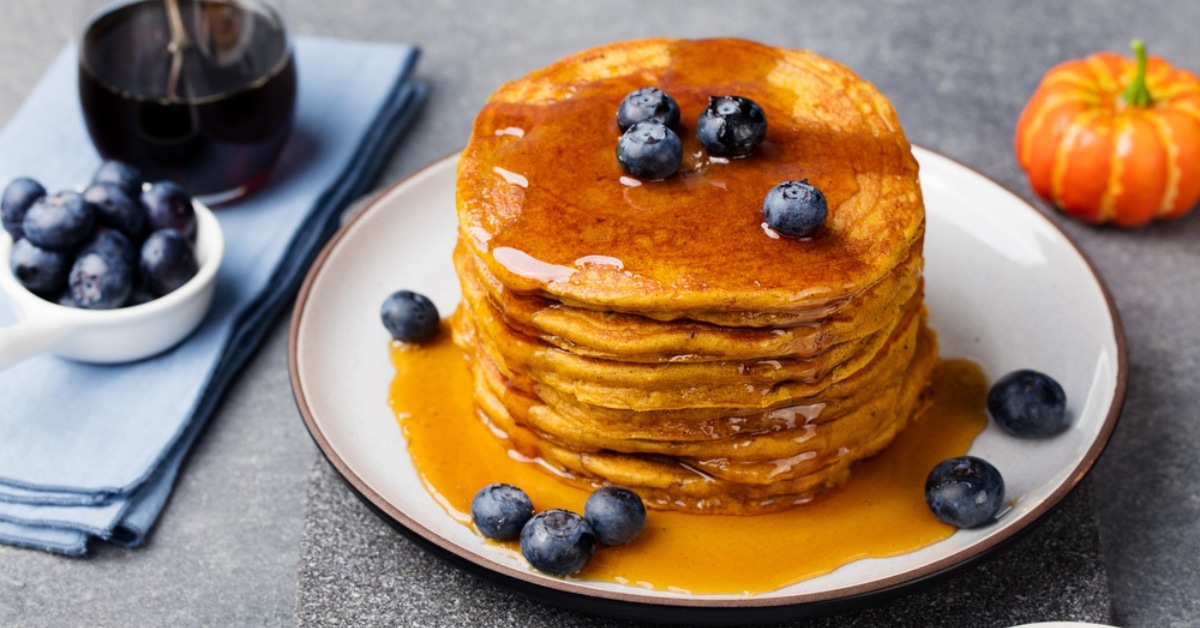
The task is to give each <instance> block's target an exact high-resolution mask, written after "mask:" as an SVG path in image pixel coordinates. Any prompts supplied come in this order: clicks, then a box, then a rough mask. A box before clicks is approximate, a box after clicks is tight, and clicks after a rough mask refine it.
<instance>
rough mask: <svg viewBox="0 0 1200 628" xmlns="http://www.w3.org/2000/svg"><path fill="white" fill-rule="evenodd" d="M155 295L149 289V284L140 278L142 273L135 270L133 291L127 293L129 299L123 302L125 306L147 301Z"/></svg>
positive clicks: (154, 297)
mask: <svg viewBox="0 0 1200 628" xmlns="http://www.w3.org/2000/svg"><path fill="white" fill-rule="evenodd" d="M156 298H157V297H156V296H155V295H154V293H153V292H151V291H150V286H147V285H146V281H145V280H143V279H142V273H141V272H136V273H134V274H133V292H131V293H130V294H129V300H128V301H126V302H125V305H126V306H127V307H132V306H134V305H141V304H143V303H149V302H151V301H153V300H154V299H156Z"/></svg>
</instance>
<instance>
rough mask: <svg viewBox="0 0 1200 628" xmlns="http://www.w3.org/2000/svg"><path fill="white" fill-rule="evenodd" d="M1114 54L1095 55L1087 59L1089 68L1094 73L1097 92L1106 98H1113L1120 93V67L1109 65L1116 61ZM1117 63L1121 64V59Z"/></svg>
mask: <svg viewBox="0 0 1200 628" xmlns="http://www.w3.org/2000/svg"><path fill="white" fill-rule="evenodd" d="M1112 57H1116V55H1113V54H1111V53H1110V54H1107V55H1093V56H1091V57H1088V58H1087V59H1086V62H1087V64H1088V67H1089V68H1090V69H1091V71H1092V76H1093V78H1094V82H1095V90H1096V91H1097V93H1099V94H1101V95H1104V96H1111V95H1112V94H1114V93H1116V92H1118V91H1120V89H1121V87H1120V82H1119V72H1120V67H1119V66H1118V67H1116V68H1114V67H1112V65H1111V64H1110V63H1109V62H1110V61H1114V59H1113V58H1112ZM1115 61H1117V62H1120V61H1121V58H1120V57H1117V58H1116V59H1115Z"/></svg>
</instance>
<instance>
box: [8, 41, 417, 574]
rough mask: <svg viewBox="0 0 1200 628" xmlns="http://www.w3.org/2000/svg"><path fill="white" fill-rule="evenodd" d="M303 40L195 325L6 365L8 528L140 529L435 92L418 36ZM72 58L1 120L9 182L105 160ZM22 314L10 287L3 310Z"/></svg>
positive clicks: (23, 540)
mask: <svg viewBox="0 0 1200 628" xmlns="http://www.w3.org/2000/svg"><path fill="white" fill-rule="evenodd" d="M295 54H296V65H297V70H298V73H299V97H298V101H297V103H298V104H297V111H296V123H295V129H294V131H293V133H292V136H291V138H290V140H289V143H288V145H287V147H286V148H285V149H284V152H283V155H282V157H281V159H280V162H279V164H278V166H277V167H276V170H275V171H274V173H273V174H272V176H271V179H270V180H269V181H268V183H267V184H266V185H265V186H264V187H263V188H261V189H260V190H259V191H257V192H256V193H255V194H253V195H252V196H250V197H248V198H246V199H244V200H242V201H240V202H238V203H235V204H232V205H228V206H225V207H221V208H219V209H218V210H217V217H218V219H219V220H220V222H221V227H222V229H223V231H224V234H225V239H226V252H225V258H224V261H223V264H222V266H221V270H220V272H219V274H218V279H217V290H216V295H215V297H214V302H213V307H212V310H211V311H210V312H209V314H208V316H207V317H206V318H205V320H204V322H203V323H202V324H201V326H200V328H199V329H198V330H197V331H196V332H195V333H194V334H193V335H192V336H190V337H189V338H188V339H187V340H186V341H185V342H184V343H183V344H181V345H179V346H178V347H176V348H175V349H173V350H171V351H169V352H167V353H165V354H162V355H159V356H156V357H153V358H149V359H147V360H143V361H140V362H137V363H133V364H125V365H116V366H99V365H88V364H81V363H76V362H70V361H67V360H63V359H60V358H57V357H53V356H49V355H43V356H38V357H35V358H32V359H29V360H26V361H24V362H21V363H19V364H17V365H15V366H12V367H10V368H9V369H7V370H3V371H0V542H4V543H8V544H12V545H21V546H26V547H32V548H37V549H41V550H46V551H51V552H58V553H63V554H73V555H78V554H84V553H86V551H87V546H88V542H89V540H90V539H93V538H98V539H103V540H106V541H109V542H112V543H116V544H119V545H124V546H137V545H139V544H141V543H142V542H144V540H145V537H146V533H147V531H148V530H149V529H150V528H151V526H152V525H153V524H154V522H155V520H156V519H157V518H158V515H159V513H160V512H161V510H162V507H163V504H164V503H165V502H166V499H167V497H168V496H169V494H170V492H171V488H172V487H173V485H174V480H175V476H176V474H177V473H178V471H179V466H180V463H181V461H182V459H183V458H184V456H185V455H186V454H187V452H188V449H189V448H190V447H191V445H192V443H193V442H194V441H195V439H196V436H197V434H198V433H199V432H200V430H201V429H202V428H203V426H204V424H205V422H206V421H207V420H208V418H209V416H210V415H211V414H212V412H213V409H214V407H215V406H216V404H217V402H218V400H219V398H220V397H221V394H222V393H223V392H224V391H225V389H226V387H227V386H228V384H229V383H230V381H231V380H232V378H233V377H234V376H235V375H236V373H237V372H238V370H239V368H240V367H241V366H242V365H243V364H244V363H245V362H246V360H247V358H249V357H250V355H251V354H252V353H253V352H254V351H255V350H256V349H257V347H258V345H259V344H260V342H261V340H262V338H263V336H264V335H265V334H266V332H267V331H268V329H269V328H270V326H271V324H272V323H273V322H274V321H275V320H276V319H277V317H278V315H279V314H280V313H281V312H282V311H283V310H284V309H285V308H286V307H288V306H289V305H290V304H291V301H292V298H293V296H294V293H295V290H296V289H297V287H298V285H299V283H300V281H301V280H302V279H303V276H304V273H305V272H306V271H307V269H308V266H309V264H310V263H311V262H312V259H313V258H314V257H315V255H316V253H317V252H318V250H319V249H320V247H321V246H322V245H323V244H324V243H325V241H326V240H327V239H328V238H329V236H330V235H332V233H333V231H334V230H335V229H336V227H337V223H338V218H339V215H340V213H341V211H342V210H343V209H345V207H346V206H347V205H348V204H349V203H350V202H351V201H353V200H354V199H355V198H357V197H358V196H360V195H362V194H363V193H365V192H366V191H368V189H369V188H370V186H372V185H373V184H374V181H375V179H376V178H377V177H378V175H379V171H380V170H381V168H382V166H383V165H384V163H385V162H386V161H387V158H388V157H389V155H390V153H391V151H392V149H393V147H394V146H395V143H396V142H397V140H398V139H399V138H400V136H401V134H402V133H403V132H404V130H405V129H406V128H407V127H408V126H409V125H410V123H411V122H412V120H413V118H414V117H415V115H416V114H417V112H418V110H419V109H420V106H421V104H422V103H423V102H424V100H425V95H426V92H427V89H426V87H425V86H424V85H423V84H421V83H415V82H412V81H410V80H409V78H410V76H409V75H410V73H411V71H412V68H413V66H414V64H415V63H416V60H417V56H418V50H417V49H416V48H414V47H412V46H407V45H399V44H385V43H366V42H349V41H339V40H331V39H320V38H312V37H298V38H296V41H295ZM75 59H76V54H75V50H74V48H73V47H68V48H66V49H64V50H63V51H62V53H61V54H59V56H58V58H57V59H56V60H55V61H54V64H53V65H52V66H51V67H50V69H49V70H48V71H47V73H46V75H45V76H44V77H43V79H42V80H41V81H40V82H39V83H38V85H37V87H36V88H35V89H34V91H33V93H32V94H31V95H30V97H29V99H28V100H27V101H26V102H25V103H24V104H23V105H22V107H21V108H20V109H19V110H18V112H17V113H16V115H14V117H13V119H12V120H11V121H10V122H9V123H8V124H7V125H6V126H5V127H4V129H3V130H0V186H2V185H6V184H7V182H8V181H10V180H12V179H13V178H14V177H17V176H21V175H27V176H32V177H34V178H35V179H38V180H39V181H41V182H42V183H43V185H45V187H46V188H47V189H49V190H52V191H53V190H56V189H64V188H74V187H78V186H80V185H83V184H86V182H87V181H88V180H90V178H91V174H92V173H93V172H94V171H95V169H96V167H97V166H98V165H99V163H100V159H99V157H98V156H97V154H96V152H95V150H94V149H93V148H92V146H91V143H90V141H89V140H88V136H87V132H86V130H85V127H84V124H83V118H82V114H81V113H80V111H79V105H78V98H77V96H76V86H75V73H76V68H75ZM4 263H7V260H4ZM14 320H15V318H14V315H13V313H12V311H11V308H10V307H9V306H8V302H7V299H6V298H5V297H4V295H2V294H0V325H4V324H10V323H12V322H13V321H14Z"/></svg>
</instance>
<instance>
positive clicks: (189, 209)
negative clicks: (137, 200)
mask: <svg viewBox="0 0 1200 628" xmlns="http://www.w3.org/2000/svg"><path fill="white" fill-rule="evenodd" d="M141 200H142V205H144V206H145V207H146V221H147V222H148V223H149V227H150V229H149V230H150V231H157V230H158V229H174V230H176V231H178V232H180V233H182V234H183V235H185V236H187V238H188V239H189V240H194V239H195V237H196V209H195V208H194V207H193V206H192V197H191V195H190V194H188V193H187V191H186V190H184V189H183V188H182V187H180V186H179V184H177V183H175V182H173V181H158V182H155V183H151V184H150V186H149V187H147V188H146V189H145V190H143V191H142V195H141Z"/></svg>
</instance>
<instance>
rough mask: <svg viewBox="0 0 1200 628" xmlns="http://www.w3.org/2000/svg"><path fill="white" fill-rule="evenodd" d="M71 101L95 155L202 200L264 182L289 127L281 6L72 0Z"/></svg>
mask: <svg viewBox="0 0 1200 628" xmlns="http://www.w3.org/2000/svg"><path fill="white" fill-rule="evenodd" d="M81 1H82V2H84V5H85V6H84V11H83V15H84V19H83V29H82V34H81V35H80V37H79V98H80V102H81V105H82V108H83V114H84V119H85V121H86V123H87V128H88V133H89V134H90V135H91V138H92V142H93V143H94V144H95V146H96V149H97V150H98V151H99V153H100V154H101V156H103V157H104V158H106V159H120V160H122V161H126V162H129V163H131V164H133V165H135V166H137V167H139V168H141V169H142V172H143V173H144V174H145V176H146V178H147V179H148V180H161V179H171V180H174V181H176V182H177V183H179V184H180V185H182V186H184V188H186V189H187V190H188V191H189V192H191V193H192V194H193V195H194V196H197V197H198V198H200V199H201V200H204V201H206V202H208V203H210V204H219V203H223V202H228V201H230V200H233V199H236V198H240V197H242V196H244V195H245V194H248V193H249V192H251V191H253V190H254V189H255V188H257V187H259V186H260V185H262V183H263V182H264V181H265V180H266V178H267V176H268V174H270V172H271V169H272V166H273V165H274V164H275V162H276V160H277V159H278V157H279V154H280V152H281V150H282V149H283V146H284V144H285V143H286V141H287V138H288V135H289V133H290V131H291V127H292V121H293V118H294V113H295V104H296V67H295V61H294V58H293V54H292V46H291V42H290V40H289V37H288V33H287V29H286V27H285V24H284V14H285V11H284V10H285V8H286V7H284V6H283V2H284V0H121V1H114V0H81Z"/></svg>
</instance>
